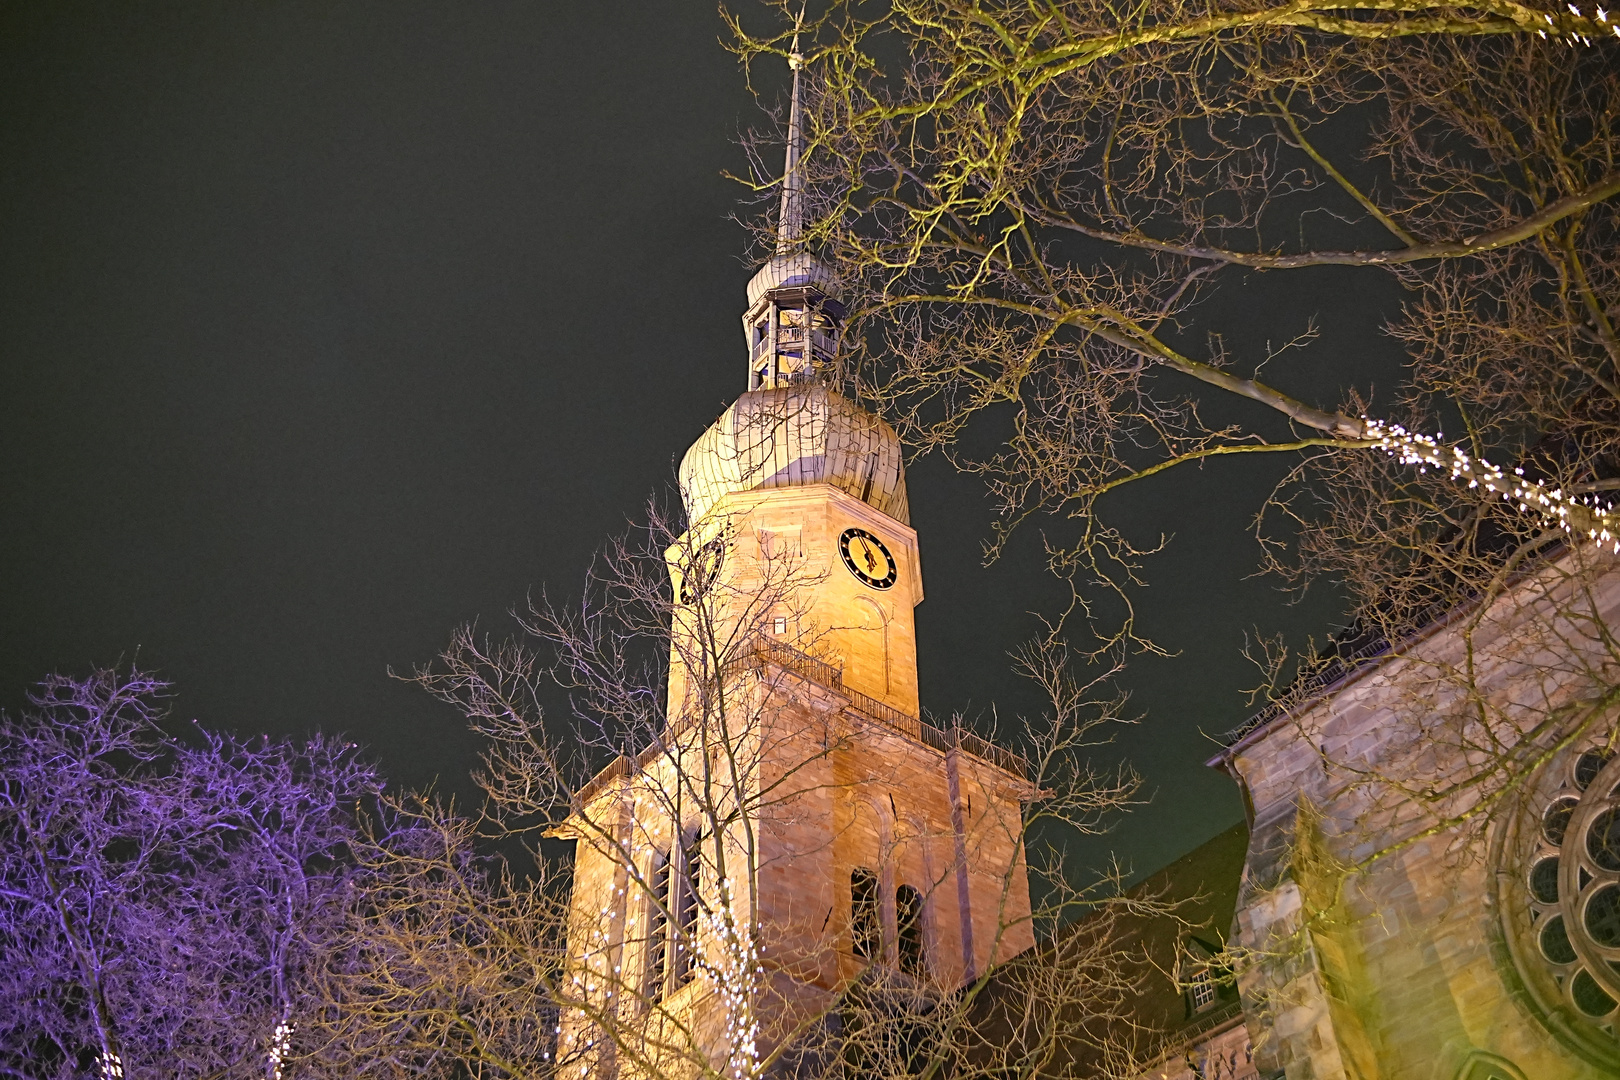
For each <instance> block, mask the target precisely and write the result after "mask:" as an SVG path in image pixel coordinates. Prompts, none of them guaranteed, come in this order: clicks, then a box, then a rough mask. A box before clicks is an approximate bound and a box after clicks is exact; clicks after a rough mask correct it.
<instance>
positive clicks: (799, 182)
mask: <svg viewBox="0 0 1620 1080" xmlns="http://www.w3.org/2000/svg"><path fill="white" fill-rule="evenodd" d="M799 17H800V19H801V20H802V19H803V18H804V15H803V13H802V12H801V13H800V16H799ZM788 66H789V67H791V68H792V69H793V102H792V104H791V105H789V106H788V130H787V160H786V162H785V163H784V164H783V168H782V212H781V216H780V217H779V218H778V220H777V228H776V253H777V254H778V255H786V254H788V253H789V252H790V251H792V250H793V249H794V248H796V247H798V245H799V241H800V239H801V238H802V237H803V236H804V177H803V176H802V175H801V174H800V172H799V159H800V158H801V157H803V156H804V107H803V104H802V102H801V99H800V97H799V73H800V71H802V70H803V68H804V54H803V53H801V52H799V35H798V33H797V32H795V33H794V35H793V51H792V52H791V53H789V54H788Z"/></svg>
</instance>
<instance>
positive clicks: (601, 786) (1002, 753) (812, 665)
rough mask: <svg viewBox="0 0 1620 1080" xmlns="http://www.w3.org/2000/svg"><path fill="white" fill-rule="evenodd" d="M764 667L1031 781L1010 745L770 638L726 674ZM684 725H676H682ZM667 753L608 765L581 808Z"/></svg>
mask: <svg viewBox="0 0 1620 1080" xmlns="http://www.w3.org/2000/svg"><path fill="white" fill-rule="evenodd" d="M762 664H770V665H772V666H773V667H778V668H781V669H782V670H784V671H790V672H792V673H793V674H795V675H798V676H800V677H801V678H803V679H806V680H808V681H810V682H813V683H816V684H817V685H819V686H824V687H826V688H827V689H829V690H832V691H833V692H834V693H836V694H839V695H840V696H842V697H846V698H848V699H849V706H848V708H847V709H846V710H845V711H846V712H853V713H855V714H857V715H858V716H859V717H860V718H861V719H863V720H867V721H869V722H873V723H876V724H877V725H878V726H879V727H882V728H887V729H888V730H890V731H892V732H894V733H895V734H896V735H900V736H903V737H904V738H907V739H910V740H912V741H913V742H919V743H922V744H923V745H924V746H927V747H931V748H932V749H935V750H938V751H939V752H940V753H942V754H945V753H950V752H951V751H952V750H961V751H963V752H964V753H967V754H971V755H973V756H974V757H976V758H979V759H981V760H983V761H988V762H990V763H991V764H992V765H995V766H996V767H997V768H1000V769H1003V770H1005V771H1006V772H1009V773H1012V774H1013V775H1014V776H1017V777H1019V778H1020V779H1026V780H1027V779H1028V778H1029V762H1028V761H1027V760H1025V759H1024V757H1023V756H1022V755H1020V754H1016V753H1014V752H1013V751H1011V750H1008V749H1007V748H1006V747H1004V746H997V745H996V744H995V743H993V742H990V741H989V740H988V739H985V738H983V737H981V736H979V735H976V734H974V733H973V732H971V731H969V730H968V729H967V728H964V727H961V726H960V725H958V726H955V727H952V728H950V729H949V730H946V729H944V728H937V727H935V726H934V725H933V724H927V723H924V722H923V720H922V718H921V717H916V716H912V715H911V714H910V713H907V712H901V711H900V710H899V709H897V708H895V707H894V706H893V705H888V704H885V703H884V702H881V701H879V700H878V699H877V698H875V697H871V696H869V695H867V694H863V693H861V692H860V691H859V690H851V689H849V688H848V687H846V686H845V685H844V672H843V669H842V668H840V667H838V666H837V665H836V664H829V663H828V662H827V661H825V660H817V659H816V658H815V657H813V656H811V655H809V654H808V653H803V652H800V651H799V650H798V649H795V648H794V647H793V646H791V645H784V644H782V643H781V642H780V641H772V640H770V639H769V638H755V639H754V641H753V643H752V645H751V646H750V647H749V648H748V650H747V651H746V652H745V653H744V654H743V655H742V656H739V657H737V658H735V659H734V660H732V661H731V662H729V663H728V664H726V666H725V669H724V670H725V674H726V675H728V676H729V675H735V674H737V673H739V672H742V671H747V670H757V669H758V668H759V667H760V666H761V665H762ZM680 726H682V725H676V727H680ZM663 749H664V745H663V743H661V742H655V743H653V744H652V745H651V746H648V747H647V748H646V749H644V750H642V751H641V753H639V754H637V755H636V756H635V757H633V758H632V757H630V756H629V755H626V754H620V755H619V756H618V757H616V758H614V759H613V760H612V761H610V762H608V763H607V764H606V765H605V766H603V767H602V769H601V770H600V771H598V772H597V774H596V775H595V776H593V777H591V778H590V780H589V781H587V782H586V784H585V786H584V787H582V788H580V789H579V796H578V798H579V805H580V806H584V805H586V804H587V803H589V802H590V801H591V800H592V799H594V798H596V797H597V796H598V795H600V794H601V793H602V792H603V791H604V790H606V789H607V787H608V785H610V784H612V783H614V782H615V781H617V780H621V779H623V778H624V777H627V776H633V775H635V774H636V773H638V772H640V771H641V770H642V769H644V768H646V766H647V764H648V763H649V762H651V761H652V759H653V758H654V757H656V756H657V755H658V753H659V752H660V751H662V750H663Z"/></svg>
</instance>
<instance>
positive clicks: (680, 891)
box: [669, 830, 703, 987]
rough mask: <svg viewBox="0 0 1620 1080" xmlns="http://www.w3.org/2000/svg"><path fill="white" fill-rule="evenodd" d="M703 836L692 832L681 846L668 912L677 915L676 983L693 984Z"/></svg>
mask: <svg viewBox="0 0 1620 1080" xmlns="http://www.w3.org/2000/svg"><path fill="white" fill-rule="evenodd" d="M702 856H703V834H702V833H699V832H697V831H695V830H694V831H693V832H690V833H688V834H687V838H686V840H685V842H684V843H682V845H681V865H680V872H679V873H678V874H675V875H674V877H675V881H674V893H673V895H672V896H671V897H670V903H669V909H670V912H671V913H672V914H673V915H674V916H675V963H674V965H673V968H674V978H673V980H672V982H673V984H674V985H675V986H677V987H679V986H685V985H686V984H687V983H688V982H691V981H692V973H693V971H694V969H695V966H696V965H695V964H694V962H693V961H694V960H695V959H696V958H695V956H694V955H693V954H694V952H695V951H696V949H697V946H698V940H697V938H698V902H699V899H700V897H701V891H702V887H703V857H702Z"/></svg>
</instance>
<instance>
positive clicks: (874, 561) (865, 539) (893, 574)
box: [838, 529, 900, 589]
mask: <svg viewBox="0 0 1620 1080" xmlns="http://www.w3.org/2000/svg"><path fill="white" fill-rule="evenodd" d="M838 553H839V554H840V555H842V556H843V557H844V565H845V566H847V567H849V572H850V573H852V574H854V575H855V576H856V577H857V578H859V579H860V580H861V581H862V582H863V583H865V584H867V585H870V586H871V587H872V588H874V589H887V588H889V587H890V586H892V585H893V584H894V581H895V578H897V577H898V576H899V574H900V565H899V564H898V563H896V562H895V561H894V556H893V555H890V554H889V549H888V548H886V547H884V546H883V541H882V540H879V539H878V538H877V537H875V536H873V535H872V534H871V533H869V532H867V531H866V530H865V529H845V530H844V532H843V535H842V536H840V537H839V538H838Z"/></svg>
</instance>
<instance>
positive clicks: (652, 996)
mask: <svg viewBox="0 0 1620 1080" xmlns="http://www.w3.org/2000/svg"><path fill="white" fill-rule="evenodd" d="M647 883H648V886H649V891H648V895H647V977H646V984H645V986H644V988H643V989H644V991H645V993H646V995H647V1000H648V1001H657V1000H658V999H660V998H662V997H663V996H664V982H665V978H664V977H665V976H666V975H667V974H668V973H669V972H668V969H667V967H666V964H667V960H668V957H669V919H668V918H667V917H666V916H665V911H666V910H667V909H666V908H665V907H664V905H665V903H667V902H668V900H669V852H668V851H655V852H653V860H652V867H651V871H650V873H649V874H648V877H647Z"/></svg>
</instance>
